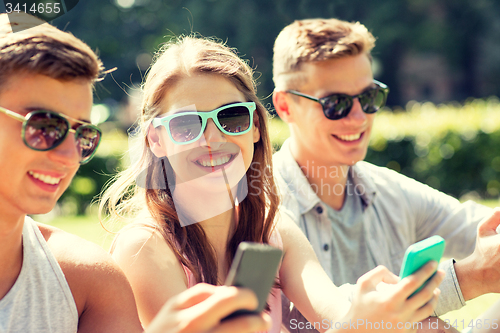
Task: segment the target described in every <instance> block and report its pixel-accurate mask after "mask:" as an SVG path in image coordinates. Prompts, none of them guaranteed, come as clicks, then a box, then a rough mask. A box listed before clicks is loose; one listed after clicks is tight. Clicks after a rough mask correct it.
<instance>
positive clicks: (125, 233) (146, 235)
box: [112, 224, 187, 284]
mask: <svg viewBox="0 0 500 333" xmlns="http://www.w3.org/2000/svg"><path fill="white" fill-rule="evenodd" d="M112 257H113V259H114V260H116V262H117V263H118V264H119V265H120V267H121V268H122V269H123V270H124V271H125V273H126V274H127V277H129V279H131V278H132V279H135V278H137V279H142V277H143V276H145V275H148V274H150V275H151V276H153V275H154V276H157V277H158V278H159V279H161V277H162V276H163V278H165V277H166V276H170V277H172V276H182V279H183V280H185V281H186V284H187V279H186V276H185V273H184V268H183V266H182V264H181V263H180V261H179V260H178V258H177V256H176V255H175V252H174V250H173V249H172V248H171V247H170V245H169V244H168V243H167V241H166V240H165V238H164V237H163V235H162V234H161V233H160V231H159V230H157V229H155V228H154V227H151V226H144V225H139V224H133V225H130V226H127V227H125V228H124V229H122V230H121V231H120V232H119V233H118V235H117V236H116V238H115V242H114V248H113V253H112ZM165 274H166V275H165Z"/></svg>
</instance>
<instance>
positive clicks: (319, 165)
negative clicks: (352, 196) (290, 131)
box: [290, 141, 349, 210]
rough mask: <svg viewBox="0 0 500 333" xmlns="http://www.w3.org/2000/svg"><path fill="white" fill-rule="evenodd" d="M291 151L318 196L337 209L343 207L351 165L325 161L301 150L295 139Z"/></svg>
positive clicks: (291, 144)
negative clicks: (333, 163)
mask: <svg viewBox="0 0 500 333" xmlns="http://www.w3.org/2000/svg"><path fill="white" fill-rule="evenodd" d="M290 151H291V153H292V156H293V158H294V159H295V161H296V162H297V164H298V165H299V167H300V170H301V171H302V172H303V173H304V175H305V176H306V178H307V181H308V182H309V184H310V185H311V189H312V190H313V191H314V192H315V193H316V195H317V196H318V198H319V199H320V200H321V201H323V202H324V203H326V204H327V205H328V206H330V207H332V208H333V209H335V210H340V209H342V206H343V205H344V199H345V192H346V184H347V177H348V173H349V166H348V165H332V164H328V163H327V162H323V161H322V160H320V159H317V158H316V157H315V156H313V155H311V154H308V153H307V152H302V151H299V148H298V145H296V144H294V142H293V141H292V142H291V143H290Z"/></svg>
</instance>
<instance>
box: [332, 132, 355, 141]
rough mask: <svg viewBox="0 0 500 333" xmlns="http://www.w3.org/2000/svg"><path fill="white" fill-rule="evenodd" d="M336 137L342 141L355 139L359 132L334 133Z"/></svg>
mask: <svg viewBox="0 0 500 333" xmlns="http://www.w3.org/2000/svg"><path fill="white" fill-rule="evenodd" d="M335 136H336V137H337V138H339V139H340V140H343V141H355V140H358V139H359V137H360V136H361V133H358V134H351V135H335Z"/></svg>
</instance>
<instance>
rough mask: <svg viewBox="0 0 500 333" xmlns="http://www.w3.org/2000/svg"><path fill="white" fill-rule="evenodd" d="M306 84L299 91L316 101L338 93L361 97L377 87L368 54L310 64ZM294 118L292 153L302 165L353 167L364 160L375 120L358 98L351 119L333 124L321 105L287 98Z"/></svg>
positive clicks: (306, 67) (344, 119)
mask: <svg viewBox="0 0 500 333" xmlns="http://www.w3.org/2000/svg"><path fill="white" fill-rule="evenodd" d="M301 74H302V75H304V76H305V78H306V79H305V81H304V83H303V84H302V85H300V86H299V87H297V89H296V90H298V91H300V92H301V93H304V94H308V95H311V96H314V97H318V98H321V97H325V96H328V95H331V94H334V93H343V94H348V95H357V94H359V93H361V92H363V91H364V90H365V89H367V88H369V87H371V86H373V74H372V70H371V64H370V61H369V59H368V57H367V55H366V54H361V55H357V56H352V57H345V58H340V59H332V60H326V61H320V62H312V63H306V64H304V65H303V66H302V70H301ZM285 98H287V101H288V105H289V112H290V115H291V121H290V122H289V123H290V129H291V132H292V142H293V143H292V153H293V154H294V157H295V158H296V159H297V160H298V161H299V163H306V162H307V161H309V162H311V161H313V160H314V161H315V162H316V163H319V164H326V165H333V166H341V165H353V164H355V163H356V162H358V161H361V160H363V159H364V157H365V155H366V151H367V148H368V143H369V140H370V132H371V127H372V123H373V119H374V117H375V115H374V114H366V113H364V112H363V110H362V109H361V106H360V104H359V100H358V99H357V98H356V99H355V100H354V104H353V106H352V109H351V111H350V113H349V114H348V116H347V117H345V118H342V119H338V120H329V119H327V118H326V117H325V115H324V114H323V109H322V106H321V104H319V103H318V102H315V101H312V100H309V99H306V98H303V97H299V96H294V95H291V94H286V96H285Z"/></svg>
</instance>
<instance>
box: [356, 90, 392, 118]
mask: <svg viewBox="0 0 500 333" xmlns="http://www.w3.org/2000/svg"><path fill="white" fill-rule="evenodd" d="M385 98H386V97H385V93H384V92H383V91H382V90H381V89H379V88H374V89H371V90H368V91H366V92H365V93H363V94H362V95H361V96H360V97H359V102H360V103H361V106H362V108H363V111H364V112H366V113H375V112H377V111H378V110H379V109H380V108H381V107H383V106H384V105H385Z"/></svg>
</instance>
